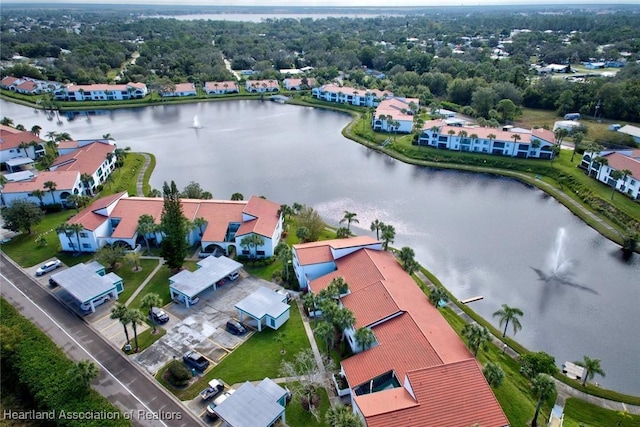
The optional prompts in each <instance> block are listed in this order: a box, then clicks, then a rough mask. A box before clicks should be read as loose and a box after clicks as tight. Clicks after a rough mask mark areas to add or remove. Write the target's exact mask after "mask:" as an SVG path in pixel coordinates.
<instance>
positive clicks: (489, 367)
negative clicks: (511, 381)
mask: <svg viewBox="0 0 640 427" xmlns="http://www.w3.org/2000/svg"><path fill="white" fill-rule="evenodd" d="M482 374H483V375H484V378H485V379H486V380H487V382H488V383H489V385H490V386H491V387H500V386H501V385H502V382H503V381H504V371H503V370H502V369H501V368H500V366H499V365H498V364H497V363H493V362H489V363H487V364H486V365H485V367H484V369H483V370H482Z"/></svg>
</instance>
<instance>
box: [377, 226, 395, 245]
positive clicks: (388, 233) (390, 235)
mask: <svg viewBox="0 0 640 427" xmlns="http://www.w3.org/2000/svg"><path fill="white" fill-rule="evenodd" d="M380 238H381V239H382V249H384V250H385V251H386V250H388V249H389V244H391V243H393V239H395V238H396V229H395V228H394V227H393V225H387V224H385V225H384V227H383V228H382V231H381V234H380Z"/></svg>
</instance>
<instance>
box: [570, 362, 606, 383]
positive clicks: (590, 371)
mask: <svg viewBox="0 0 640 427" xmlns="http://www.w3.org/2000/svg"><path fill="white" fill-rule="evenodd" d="M575 364H576V365H578V366H582V367H583V368H584V369H585V371H586V372H585V373H584V378H582V386H583V387H584V386H586V385H587V380H589V381H590V380H592V379H593V377H595V376H596V374H598V375H600V376H601V377H604V376H605V375H604V371H603V370H602V367H601V366H600V359H591V358H589V357H587V356H582V360H580V361H577V362H575Z"/></svg>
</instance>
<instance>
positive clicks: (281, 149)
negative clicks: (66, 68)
mask: <svg viewBox="0 0 640 427" xmlns="http://www.w3.org/2000/svg"><path fill="white" fill-rule="evenodd" d="M0 109H1V113H0V114H2V116H6V117H9V118H11V119H12V120H13V121H14V123H15V124H22V125H24V126H25V127H26V128H27V129H30V128H31V127H32V126H33V125H35V124H38V125H39V126H41V127H42V128H43V131H42V135H46V132H48V131H50V130H53V131H57V132H68V133H69V134H70V135H71V136H72V137H73V138H75V139H87V138H101V137H102V135H104V134H107V133H109V134H111V135H112V136H113V137H114V138H115V140H116V143H117V144H118V146H121V147H126V146H130V147H131V148H132V150H134V151H145V152H151V153H153V154H154V155H155V156H156V158H157V166H156V169H155V171H154V173H153V175H152V177H151V185H152V186H153V187H154V188H158V189H160V188H161V186H162V183H163V182H164V181H170V180H175V181H176V184H177V185H178V187H179V188H183V187H184V186H185V185H186V184H188V183H189V182H190V181H196V182H198V183H200V184H201V186H202V187H203V188H204V189H205V190H208V191H211V192H212V193H213V195H214V197H215V198H221V199H229V198H230V197H231V194H233V193H235V192H240V193H242V194H244V196H245V198H248V197H249V196H250V195H252V194H255V195H264V196H267V197H268V198H270V199H272V200H274V201H276V202H278V203H286V204H289V205H290V204H292V203H294V202H299V203H304V204H307V205H309V206H312V207H314V208H315V209H316V210H318V211H319V212H320V214H321V215H322V216H323V218H324V219H325V220H326V221H327V222H328V223H330V224H332V225H337V224H338V222H339V221H340V219H341V218H342V216H343V214H344V211H345V210H348V211H351V212H355V213H357V219H358V220H359V224H352V226H351V227H352V230H354V231H355V232H356V233H357V234H372V233H371V232H370V231H369V225H370V223H371V222H372V221H373V220H374V219H379V220H381V221H383V222H385V223H387V224H391V225H393V226H394V227H395V229H396V238H395V242H394V244H393V245H394V246H395V247H398V248H400V247H403V246H410V247H412V248H413V249H414V251H415V253H416V259H417V260H418V261H419V262H420V263H421V264H423V265H424V266H425V267H426V268H428V269H429V270H431V271H432V272H433V273H434V274H436V275H437V276H438V277H439V279H440V280H441V281H442V282H443V284H444V285H445V286H446V287H447V288H448V289H449V290H450V291H451V292H453V294H454V295H455V296H456V297H457V298H459V299H465V298H471V297H474V296H483V297H484V299H482V300H481V301H477V302H473V303H471V304H470V307H471V308H473V309H474V310H476V311H477V312H478V313H479V314H481V315H482V316H484V317H485V318H487V319H488V320H490V321H491V322H492V323H493V324H495V325H496V326H497V319H496V318H492V313H493V312H494V311H496V310H497V309H499V308H500V306H501V305H502V304H508V305H509V306H515V307H519V308H521V309H522V310H523V311H524V313H525V315H524V317H523V318H522V320H521V322H522V325H523V329H522V330H521V331H520V332H518V334H517V335H516V336H515V338H516V339H517V340H518V341H519V342H521V343H522V344H523V345H525V346H526V347H527V348H529V349H530V350H533V351H546V352H547V353H550V354H552V355H553V356H554V357H555V358H556V362H557V364H558V366H560V365H561V364H562V363H564V362H565V361H575V360H581V359H582V356H583V355H587V356H589V357H591V358H597V359H601V361H602V367H603V369H604V371H605V373H606V378H599V377H597V378H596V379H595V380H596V381H598V382H599V383H600V384H601V385H602V386H604V387H609V388H613V389H616V390H619V391H622V392H626V393H633V394H640V368H639V367H638V365H639V363H638V362H640V357H639V356H638V349H639V348H640V342H639V339H638V332H637V325H638V324H640V310H639V309H638V303H639V302H640V279H639V278H640V274H639V273H640V261H639V258H640V257H639V256H638V255H637V254H636V255H635V256H634V257H633V258H632V259H631V261H630V262H624V261H622V259H621V256H620V255H621V251H620V248H619V246H617V245H615V244H613V243H611V242H610V241H609V240H607V239H605V238H603V237H602V236H601V235H600V234H598V233H597V232H596V231H594V230H593V229H591V228H590V227H588V226H586V225H585V224H584V223H583V222H582V221H581V220H580V219H579V218H577V217H576V216H574V215H573V214H572V213H571V212H570V211H569V210H567V209H566V208H565V207H564V206H562V205H561V204H559V203H557V202H556V201H555V200H554V199H553V198H550V197H548V196H547V195H546V194H545V193H544V192H542V191H540V190H538V189H536V188H532V187H530V186H526V185H524V184H522V183H519V182H518V181H515V180H512V179H506V178H498V177H493V176H489V175H483V174H472V173H466V172H458V171H449V170H438V169H430V168H425V167H417V166H413V165H408V164H404V163H402V162H399V161H397V160H394V159H391V158H389V157H387V156H385V155H382V154H380V153H377V152H375V151H373V150H370V149H368V148H366V147H363V146H361V145H359V144H357V143H355V142H353V141H350V140H348V139H346V138H344V137H343V136H342V135H341V129H342V128H343V127H344V126H345V125H346V124H347V123H348V122H349V120H350V117H349V116H347V115H344V114H341V113H336V112H331V111H326V110H320V109H314V108H309V107H297V106H291V105H282V104H277V103H274V102H268V101H265V102H260V101H225V102H204V103H195V104H183V105H165V106H154V107H146V108H141V109H127V110H114V111H110V112H106V113H105V114H96V115H89V116H87V115H86V114H81V115H77V116H75V117H74V118H73V120H68V119H67V118H66V117H65V116H63V118H62V124H61V125H57V124H56V122H55V120H54V121H47V120H46V119H45V117H44V115H43V113H42V112H38V113H36V112H34V110H33V109H31V108H27V107H22V106H19V105H16V104H12V103H8V102H6V101H0ZM194 124H195V125H198V126H194ZM508 334H509V335H510V336H511V335H512V332H511V331H509V332H508Z"/></svg>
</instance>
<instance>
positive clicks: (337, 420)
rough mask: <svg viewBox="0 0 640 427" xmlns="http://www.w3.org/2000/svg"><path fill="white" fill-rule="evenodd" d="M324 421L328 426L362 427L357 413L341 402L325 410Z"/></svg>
mask: <svg viewBox="0 0 640 427" xmlns="http://www.w3.org/2000/svg"><path fill="white" fill-rule="evenodd" d="M325 421H326V422H327V425H328V426H329V427H364V424H363V423H362V420H361V419H360V418H359V417H358V415H356V414H355V413H354V412H353V410H351V409H350V408H349V407H347V406H345V405H341V404H338V405H335V406H332V407H330V408H329V409H328V410H327V412H326V414H325Z"/></svg>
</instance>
